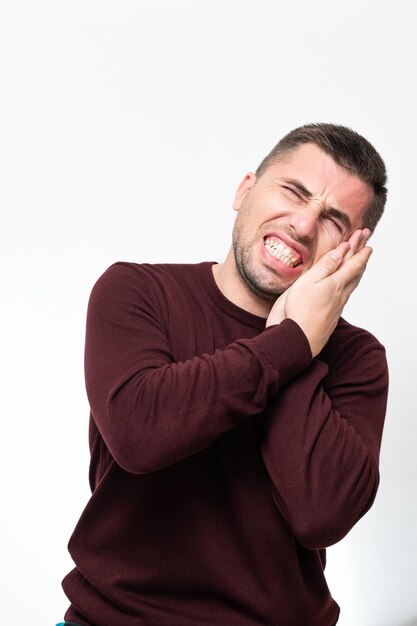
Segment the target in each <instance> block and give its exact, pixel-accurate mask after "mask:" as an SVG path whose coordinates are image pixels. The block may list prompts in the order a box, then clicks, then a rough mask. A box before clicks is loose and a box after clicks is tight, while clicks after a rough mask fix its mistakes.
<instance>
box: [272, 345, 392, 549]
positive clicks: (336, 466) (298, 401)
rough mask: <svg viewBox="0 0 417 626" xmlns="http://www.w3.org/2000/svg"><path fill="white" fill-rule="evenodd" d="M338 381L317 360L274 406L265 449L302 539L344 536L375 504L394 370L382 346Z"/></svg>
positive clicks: (314, 544) (319, 541)
mask: <svg viewBox="0 0 417 626" xmlns="http://www.w3.org/2000/svg"><path fill="white" fill-rule="evenodd" d="M350 357H351V358H349V357H348V358H347V360H346V362H347V363H348V364H349V365H348V366H347V368H346V369H345V371H344V372H343V373H342V374H340V375H338V376H337V377H336V378H335V379H332V377H331V376H330V375H329V376H326V375H327V374H328V372H329V368H328V366H327V365H326V364H325V363H323V362H322V361H320V360H318V359H315V360H314V361H313V362H312V363H311V365H310V366H309V367H308V368H307V369H306V370H305V371H304V372H303V373H302V375H301V376H297V377H295V378H294V379H293V380H292V381H290V382H289V383H288V384H287V385H285V386H284V387H283V388H282V389H281V390H280V393H279V395H278V397H277V398H276V399H275V400H274V401H273V402H272V403H271V404H270V406H269V407H268V413H267V416H266V420H265V431H264V439H263V444H262V455H263V458H264V461H265V464H266V466H267V469H268V472H269V474H270V477H271V479H272V489H273V496H274V500H275V503H276V505H277V507H278V508H279V510H280V512H281V513H282V514H283V516H284V517H285V518H286V520H287V522H288V524H289V526H290V527H291V530H292V532H293V534H294V535H295V537H296V538H297V540H298V541H299V543H301V544H302V545H303V546H305V547H306V548H309V549H320V548H325V547H327V546H330V545H332V544H334V543H336V542H337V541H339V540H340V539H342V538H343V537H344V536H345V535H346V534H347V533H348V532H349V530H350V529H351V528H352V527H353V525H354V524H355V523H356V522H357V521H358V520H359V519H360V518H361V517H362V516H363V515H364V514H365V513H366V512H367V511H368V509H369V508H370V507H371V505H372V503H373V501H374V498H375V495H376V491H377V488H378V483H379V473H378V460H379V450H380V444H381V437H382V431H383V424H384V418H385V410H386V401H387V389H388V371H387V363H386V359H385V351H384V349H383V348H382V346H381V345H380V344H378V343H377V342H375V344H374V345H372V346H369V343H368V346H367V347H364V348H363V349H362V350H359V352H358V353H356V354H355V356H353V354H351V355H350Z"/></svg>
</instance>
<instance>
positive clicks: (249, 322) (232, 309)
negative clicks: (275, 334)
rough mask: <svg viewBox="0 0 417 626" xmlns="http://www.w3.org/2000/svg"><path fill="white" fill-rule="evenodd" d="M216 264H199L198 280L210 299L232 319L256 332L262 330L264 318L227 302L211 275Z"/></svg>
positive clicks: (215, 262) (213, 262)
mask: <svg viewBox="0 0 417 626" xmlns="http://www.w3.org/2000/svg"><path fill="white" fill-rule="evenodd" d="M216 264H217V261H205V262H204V263H200V279H201V282H202V283H203V286H204V288H205V290H206V291H207V293H208V295H209V296H210V299H211V300H212V301H213V302H214V304H215V305H216V306H217V307H218V308H219V309H221V310H222V311H223V312H224V313H226V314H227V315H228V316H229V317H233V318H234V319H235V320H237V321H238V322H241V323H242V324H245V325H246V326H250V327H252V328H256V329H257V330H264V329H265V323H266V318H265V317H260V316H259V315H255V314H254V313H249V311H245V309H242V308H241V307H239V306H237V304H234V303H233V302H231V301H230V300H228V299H227V298H226V296H225V295H223V293H222V292H221V291H220V289H219V287H218V286H217V283H216V281H215V279H214V274H213V265H216Z"/></svg>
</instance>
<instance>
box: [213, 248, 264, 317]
mask: <svg viewBox="0 0 417 626" xmlns="http://www.w3.org/2000/svg"><path fill="white" fill-rule="evenodd" d="M213 276H214V280H215V282H216V285H217V287H218V288H219V289H220V291H221V292H222V294H223V295H224V296H225V298H227V299H228V300H230V302H233V304H236V306H238V307H240V308H241V309H244V310H245V311H248V313H252V314H253V315H259V316H260V317H268V315H269V312H270V310H271V308H272V305H273V302H269V301H268V300H264V299H263V298H260V297H259V296H257V295H256V294H255V293H253V291H252V290H251V289H250V288H249V287H248V286H247V284H246V283H245V282H244V280H243V278H242V277H241V275H240V274H239V272H238V269H237V267H236V262H235V255H234V252H233V248H230V250H229V253H228V255H227V257H226V259H225V261H224V263H218V264H216V265H213Z"/></svg>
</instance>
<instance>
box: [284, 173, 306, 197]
mask: <svg viewBox="0 0 417 626" xmlns="http://www.w3.org/2000/svg"><path fill="white" fill-rule="evenodd" d="M283 182H284V183H287V184H289V185H292V186H293V187H295V188H296V189H298V191H299V192H300V193H301V195H303V196H304V197H305V198H311V196H312V195H313V194H312V193H311V191H309V190H308V189H306V188H305V187H304V185H302V184H301V183H300V181H299V180H294V179H293V178H285V179H283Z"/></svg>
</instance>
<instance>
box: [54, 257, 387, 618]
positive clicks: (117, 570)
mask: <svg viewBox="0 0 417 626" xmlns="http://www.w3.org/2000/svg"><path fill="white" fill-rule="evenodd" d="M211 266H212V264H211V263H201V264H198V265H137V264H134V263H116V264H114V265H112V266H111V267H110V268H109V269H108V270H107V271H106V272H105V273H104V274H103V275H102V276H101V277H100V278H99V280H98V281H97V283H96V284H95V286H94V288H93V291H92V294H91V297H90V302H89V307H88V315H87V335H86V352H85V374H86V386H87V394H88V399H89V402H90V406H91V419H90V447H91V468H90V484H91V489H92V492H93V493H92V496H91V499H90V500H89V502H88V504H87V506H86V508H85V510H84V512H83V513H82V515H81V518H80V520H79V522H78V524H77V526H76V528H75V531H74V533H73V535H72V537H71V540H70V543H69V550H70V553H71V555H72V557H73V559H74V561H75V564H76V568H75V569H74V570H72V571H71V572H70V573H69V574H68V575H67V576H66V577H65V579H64V581H63V587H64V590H65V593H66V594H67V596H68V598H69V599H70V601H71V603H72V606H71V608H70V609H69V610H68V611H67V614H66V619H67V620H69V621H74V622H79V623H80V624H83V626H84V625H85V626H90V625H93V626H209V625H210V626H213V625H221V626H256V625H259V626H261V625H263V626H265V625H268V626H296V625H297V626H333V625H334V624H335V623H336V621H337V619H338V614H339V607H338V605H337V604H336V602H335V601H334V600H333V598H332V597H331V595H330V593H329V590H328V587H327V585H326V581H325V578H324V574H323V570H324V566H325V547H326V546H329V545H331V544H333V543H335V542H337V541H339V540H340V539H342V537H344V536H345V535H346V533H347V532H348V531H349V530H350V529H351V528H352V526H353V525H354V524H355V523H356V522H357V521H358V519H359V518H360V517H361V516H362V515H364V513H365V512H366V511H367V510H368V509H369V507H370V506H371V504H372V502H373V500H374V497H375V493H376V490H377V486H378V457H379V448H380V442H381V435H382V429H383V422H384V415H385V408H386V393H387V366H386V360H385V353H384V349H383V347H382V346H381V344H380V343H379V342H378V341H377V340H376V339H375V338H374V337H373V336H372V335H370V334H369V333H368V332H366V331H364V330H361V329H359V328H356V327H354V326H351V325H350V324H348V323H347V322H346V321H344V320H342V319H341V320H340V322H339V324H338V326H337V328H336V330H335V331H334V333H333V334H332V336H331V338H330V340H329V342H328V344H327V345H326V347H325V348H324V350H323V351H322V352H321V354H320V355H319V356H318V357H317V358H314V359H312V357H311V351H310V348H309V344H308V342H307V339H306V337H305V335H304V333H303V332H302V330H301V329H300V327H299V326H298V325H297V324H296V323H295V322H294V321H292V320H284V321H283V322H282V323H281V324H279V325H276V326H272V327H270V328H268V329H266V330H265V319H264V318H261V317H258V316H256V315H252V314H250V313H248V312H246V311H244V310H242V309H240V308H239V307H237V306H235V305H234V304H232V303H231V302H230V301H228V300H227V299H226V298H225V297H224V296H223V294H222V293H221V292H220V290H219V289H218V288H217V286H216V283H215V281H214V278H213V274H212V268H211Z"/></svg>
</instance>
